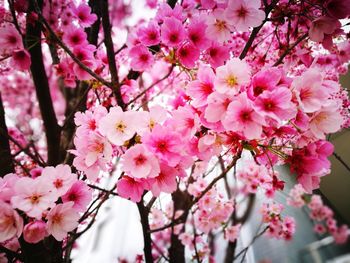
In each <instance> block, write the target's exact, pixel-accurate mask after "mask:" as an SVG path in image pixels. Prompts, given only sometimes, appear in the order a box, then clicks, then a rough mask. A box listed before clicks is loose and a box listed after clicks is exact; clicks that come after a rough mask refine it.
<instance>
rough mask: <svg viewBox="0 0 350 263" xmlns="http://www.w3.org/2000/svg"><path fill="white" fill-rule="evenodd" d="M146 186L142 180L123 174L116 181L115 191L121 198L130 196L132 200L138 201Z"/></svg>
mask: <svg viewBox="0 0 350 263" xmlns="http://www.w3.org/2000/svg"><path fill="white" fill-rule="evenodd" d="M147 187H148V183H147V182H146V181H144V180H137V179H133V178H131V177H129V176H123V177H122V178H121V179H120V180H119V181H118V183H117V193H118V195H119V196H121V197H123V198H127V199H128V198H130V200H131V201H133V202H140V200H141V196H142V194H143V192H144V190H145V189H146V188H147Z"/></svg>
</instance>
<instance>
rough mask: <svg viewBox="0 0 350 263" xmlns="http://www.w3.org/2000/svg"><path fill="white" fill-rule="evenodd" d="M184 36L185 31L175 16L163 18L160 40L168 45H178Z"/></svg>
mask: <svg viewBox="0 0 350 263" xmlns="http://www.w3.org/2000/svg"><path fill="white" fill-rule="evenodd" d="M185 38H186V31H185V29H184V27H183V25H182V23H181V22H180V21H179V20H177V19H176V18H173V17H171V18H165V19H164V23H163V24H162V26H161V39H162V42H163V43H164V44H165V45H167V46H169V47H176V46H179V45H180V43H181V42H182V41H183V40H184V39H185Z"/></svg>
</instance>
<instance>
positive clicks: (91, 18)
mask: <svg viewBox="0 0 350 263" xmlns="http://www.w3.org/2000/svg"><path fill="white" fill-rule="evenodd" d="M72 11H73V14H74V16H75V17H76V18H77V19H78V21H79V24H80V25H81V26H82V27H89V26H91V25H92V24H93V23H94V22H95V21H96V20H97V16H96V15H95V14H91V9H90V7H89V6H88V5H87V4H85V3H81V4H80V5H79V6H77V7H73V8H72Z"/></svg>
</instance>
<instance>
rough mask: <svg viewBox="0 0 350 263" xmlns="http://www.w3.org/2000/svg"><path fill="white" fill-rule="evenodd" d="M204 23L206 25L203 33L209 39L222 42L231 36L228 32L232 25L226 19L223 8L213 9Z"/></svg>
mask: <svg viewBox="0 0 350 263" xmlns="http://www.w3.org/2000/svg"><path fill="white" fill-rule="evenodd" d="M206 23H207V26H208V27H207V29H206V30H205V33H206V35H207V37H208V38H209V39H211V40H213V41H218V42H219V43H223V42H225V41H228V40H229V39H230V38H231V34H230V32H231V31H232V30H233V29H234V26H233V23H232V22H231V21H230V20H228V19H226V17H225V15H224V9H221V8H217V9H215V10H214V11H213V12H212V13H211V14H209V15H208V17H207V20H206Z"/></svg>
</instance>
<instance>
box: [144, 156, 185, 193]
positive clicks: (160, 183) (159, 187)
mask: <svg viewBox="0 0 350 263" xmlns="http://www.w3.org/2000/svg"><path fill="white" fill-rule="evenodd" d="M160 170H161V172H160V174H159V175H158V176H157V177H155V178H154V179H150V180H151V181H150V185H151V191H152V194H153V195H154V196H159V195H160V193H161V192H164V193H172V192H174V191H175V190H176V187H177V183H176V175H178V171H177V170H176V169H175V168H173V167H170V166H168V165H166V164H164V163H161V164H160Z"/></svg>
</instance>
